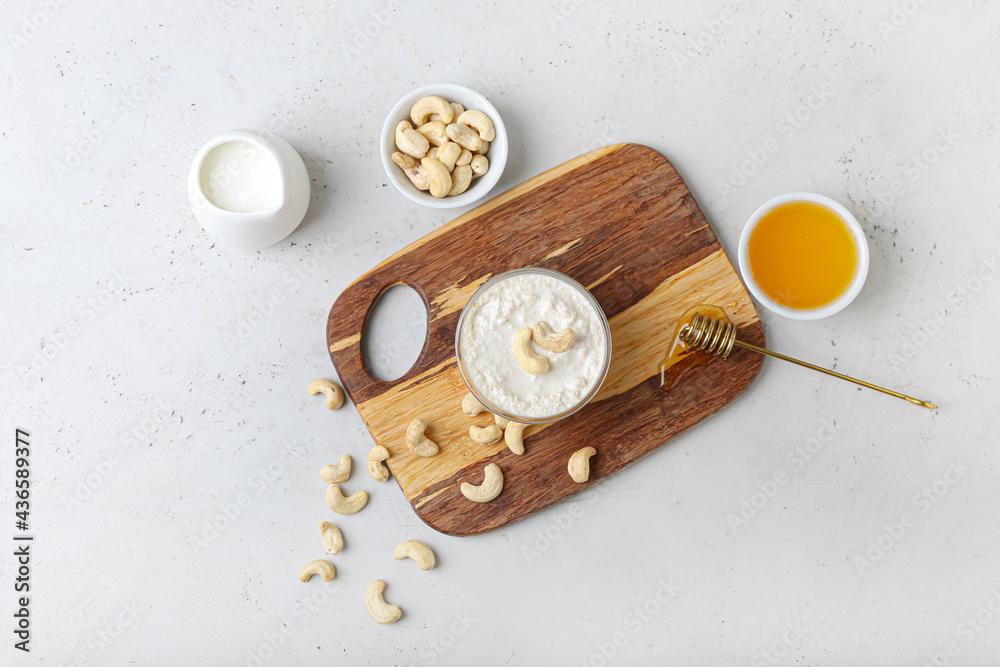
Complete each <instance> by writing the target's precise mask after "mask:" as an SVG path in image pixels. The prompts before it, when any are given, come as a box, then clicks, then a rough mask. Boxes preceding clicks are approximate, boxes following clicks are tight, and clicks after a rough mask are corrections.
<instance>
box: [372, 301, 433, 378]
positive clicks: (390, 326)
mask: <svg viewBox="0 0 1000 667" xmlns="http://www.w3.org/2000/svg"><path fill="white" fill-rule="evenodd" d="M426 340H427V305H426V304H425V303H424V300H423V298H421V296H420V294H418V293H417V291H416V290H415V289H413V288H412V287H410V286H409V285H402V284H400V285H393V286H392V287H390V288H389V289H387V290H385V291H384V292H382V295H381V296H379V297H378V299H377V300H376V301H375V303H374V305H372V307H371V310H369V311H368V316H367V317H366V318H365V323H364V327H363V328H362V331H361V358H362V361H363V362H364V364H365V368H366V369H367V370H368V372H369V373H370V374H371V376H372V377H373V378H375V379H376V380H381V381H382V382H391V381H393V380H398V379H399V378H401V377H403V376H404V375H406V374H407V372H409V370H410V369H411V368H413V365H414V364H415V363H416V362H417V359H418V358H419V357H420V353H421V351H422V350H423V349H424V345H425V343H426Z"/></svg>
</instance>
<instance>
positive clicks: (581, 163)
mask: <svg viewBox="0 0 1000 667" xmlns="http://www.w3.org/2000/svg"><path fill="white" fill-rule="evenodd" d="M524 266H538V267H545V268H549V269H554V270H556V271H561V272H563V273H565V274H567V275H569V276H571V277H572V278H575V279H576V280H577V281H579V282H580V283H582V284H583V285H585V286H587V288H588V289H589V290H590V292H591V293H592V294H593V295H594V297H595V298H596V299H597V301H598V302H599V303H600V304H601V307H602V308H603V309H604V312H605V313H606V314H607V316H608V319H609V321H610V324H611V336H612V345H613V349H614V353H613V356H612V361H611V368H610V370H609V373H608V377H607V380H606V381H605V383H604V385H603V387H602V388H601V391H600V393H599V394H598V396H597V397H596V398H595V400H594V401H592V402H591V403H590V404H589V405H588V406H587V407H585V408H584V409H583V410H581V411H580V412H578V413H576V414H575V415H573V416H571V417H570V418H568V419H565V420H563V421H561V422H557V423H555V424H546V425H542V426H532V427H529V428H528V429H527V430H526V431H525V453H524V454H523V455H521V456H517V455H514V454H513V453H511V452H510V451H509V450H508V449H507V448H506V447H505V446H504V445H503V441H502V440H501V441H500V442H499V443H498V444H495V445H491V446H488V447H483V446H481V445H477V444H475V443H474V442H473V441H472V439H471V438H470V437H469V426H470V425H472V424H476V425H479V426H485V425H487V424H489V423H492V416H491V415H488V414H486V413H484V414H482V415H480V416H478V417H475V418H474V417H469V416H468V415H466V414H464V413H463V412H462V409H461V402H462V398H463V397H464V396H465V394H466V393H467V392H468V389H467V388H466V386H465V383H464V382H463V380H462V377H461V374H460V373H459V370H458V367H457V365H456V362H455V327H456V325H457V323H458V317H459V314H460V312H461V309H462V307H463V306H464V305H465V303H466V302H467V301H468V299H469V297H470V296H471V295H472V293H473V292H474V291H475V290H476V288H478V287H479V286H480V285H481V284H482V283H483V282H485V281H486V280H487V279H488V278H489V277H490V276H493V275H496V274H498V273H502V272H504V271H507V270H510V269H514V268H518V267H524ZM399 284H405V285H409V286H410V287H412V288H413V289H415V290H416V291H417V292H418V293H419V294H420V296H421V297H422V298H423V300H424V303H425V305H426V306H427V312H428V327H427V339H426V341H425V343H424V347H423V350H422V351H421V353H420V356H419V357H418V359H417V361H416V362H415V363H414V365H413V367H412V368H411V369H410V370H409V371H408V372H407V373H406V374H405V375H403V376H402V377H401V378H399V379H397V380H393V381H391V382H382V381H379V380H376V379H375V378H373V377H372V376H371V375H370V373H369V372H368V370H367V369H366V368H365V365H364V361H363V358H362V352H361V337H362V332H363V331H364V324H365V319H366V317H367V316H368V313H369V312H370V310H371V308H372V306H373V305H374V304H375V302H376V301H377V300H378V298H379V296H380V295H381V294H382V293H383V292H384V291H385V290H387V289H388V288H389V287H392V286H394V285H399ZM699 303H710V304H715V305H719V306H721V307H723V308H724V309H725V311H726V313H727V314H728V315H729V317H730V319H731V320H732V321H733V322H734V323H736V324H737V326H738V327H739V328H740V331H739V338H740V339H741V340H745V341H747V342H751V343H755V344H758V345H763V344H764V331H763V328H762V326H761V324H760V321H759V319H758V316H757V311H756V310H755V309H754V306H753V302H752V301H751V299H750V296H749V295H748V294H747V292H746V290H745V288H744V287H743V284H742V282H741V281H740V279H739V276H738V275H737V273H736V271H735V270H734V269H733V266H732V264H731V263H730V261H729V259H728V257H727V256H726V254H725V253H724V252H723V250H722V248H721V246H720V245H719V242H718V240H717V239H716V237H715V234H713V233H712V230H711V228H710V227H709V226H708V223H707V222H706V220H705V217H704V215H702V213H701V210H700V209H699V208H698V205H697V203H696V202H695V201H694V198H693V197H692V195H691V193H690V192H689V191H688V189H687V187H686V186H685V184H684V181H683V180H682V179H681V177H680V176H679V175H678V173H677V171H676V170H675V169H674V167H673V165H671V164H670V162H668V161H667V160H666V158H664V157H663V156H662V155H660V154H659V153H657V152H656V151H654V150H652V149H650V148H647V147H645V146H640V145H636V144H618V145H614V146H608V147H606V148H602V149H599V150H596V151H592V152H590V153H587V154H585V155H582V156H580V157H578V158H575V159H573V160H570V161H569V162H566V163H565V164H562V165H560V166H558V167H556V168H554V169H551V170H549V171H547V172H545V173H543V174H541V175H539V176H536V177H535V178H532V179H531V180H529V181H526V182H525V183H522V184H521V185H519V186H517V187H515V188H513V189H511V190H509V191H507V192H505V193H503V194H501V195H499V196H497V197H495V198H494V199H491V200H490V201H488V202H486V203H484V204H482V205H481V206H479V207H477V208H475V209H473V210H472V211H469V212H468V213H466V214H464V215H462V216H461V217H459V218H457V219H455V220H453V221H452V222H450V223H448V224H447V225H444V226H443V227H441V228H440V229H438V230H437V231H435V232H433V233H431V234H429V235H427V236H425V237H424V238H422V239H420V240H419V241H417V242H415V243H413V244H411V245H410V246H408V247H406V248H404V249H403V250H401V251H399V252H398V253H396V254H395V255H393V256H392V257H390V258H389V259H387V260H385V261H384V262H382V263H381V264H379V265H378V266H376V267H375V268H374V269H372V270H371V271H369V272H368V273H366V274H365V275H363V276H361V277H360V278H359V279H358V280H357V281H355V282H354V283H353V284H351V285H350V287H348V288H347V289H346V290H344V292H343V294H341V295H340V297H339V298H338V299H337V300H336V302H335V303H334V304H333V307H332V308H331V310H330V315H329V318H328V321H327V344H328V346H329V350H330V357H331V359H332V360H333V363H334V366H335V367H336V369H337V372H338V374H339V375H340V379H341V381H342V382H343V385H344V389H345V390H346V391H347V393H348V395H349V396H350V397H351V400H353V401H354V403H355V405H356V406H357V409H358V412H359V414H360V415H361V418H362V419H363V420H364V422H365V424H366V425H367V427H368V430H369V431H370V432H371V435H372V438H373V439H374V440H375V442H377V443H378V444H381V445H384V446H385V447H386V448H388V450H389V452H390V459H389V461H388V465H389V469H390V470H391V471H392V474H393V477H394V478H395V479H396V482H397V483H398V484H399V486H400V488H401V489H402V491H403V493H404V495H405V496H406V498H407V500H408V501H409V503H410V505H411V506H412V507H413V509H414V511H415V512H416V513H417V515H418V516H419V517H420V518H421V520H423V521H424V522H425V523H427V524H428V525H429V526H431V527H432V528H434V529H435V530H438V531H441V532H443V533H447V534H449V535H474V534H477V533H483V532H486V531H489V530H494V529H496V528H499V527H501V526H503V525H506V524H508V523H510V522H512V521H516V520H518V519H522V518H524V517H526V516H528V515H529V514H532V513H533V512H537V511H538V510H541V509H543V508H545V507H548V506H549V505H551V504H553V503H555V502H557V501H559V500H561V499H563V498H565V497H567V496H569V495H571V494H574V493H577V492H578V491H581V490H583V489H585V488H587V487H589V486H590V485H592V484H595V483H597V482H599V481H601V480H602V479H604V478H605V477H607V476H608V475H611V474H613V473H614V472H616V471H618V470H620V469H622V468H623V467H625V466H626V465H628V464H629V463H631V462H633V461H635V460H637V459H639V458H641V457H642V456H644V455H646V454H648V453H650V452H651V451H653V450H654V449H656V448H658V447H660V446H662V445H664V444H665V443H667V442H668V441H670V440H671V439H673V438H674V437H676V436H677V435H679V434H681V433H683V432H684V431H686V430H687V429H689V428H691V427H692V426H693V425H695V424H697V423H698V422H700V421H701V420H703V419H705V418H706V417H708V416H710V415H711V414H713V413H714V412H716V411H717V410H719V409H720V408H721V407H723V406H724V405H726V404H727V403H729V402H730V401H732V400H733V399H734V398H736V397H737V396H739V395H740V394H741V393H742V392H743V391H744V390H745V389H746V388H747V387H748V386H749V385H750V383H751V382H753V380H754V378H755V377H756V376H757V373H758V372H759V371H760V368H761V365H762V363H763V359H762V357H761V355H758V354H753V353H751V352H748V351H746V350H743V349H737V350H736V351H735V352H734V353H733V355H732V356H730V357H729V359H728V360H725V361H723V360H719V359H713V360H712V361H711V362H709V363H708V364H706V365H704V366H700V367H698V368H696V369H694V370H692V371H691V372H690V373H689V374H688V375H686V376H685V377H684V378H683V381H682V382H681V383H680V384H679V385H678V386H677V387H675V388H674V389H673V390H672V391H671V392H670V393H664V392H662V391H661V390H660V388H659V362H660V360H661V359H662V357H663V354H664V352H665V351H666V349H667V347H668V345H669V343H670V342H671V338H672V335H673V332H674V328H675V325H676V323H677V320H678V319H679V318H680V316H681V315H682V314H683V313H684V311H685V310H687V309H688V308H689V307H691V306H693V305H696V304H699ZM416 418H422V419H424V420H426V421H427V422H428V423H429V424H430V427H429V428H428V431H427V436H428V437H430V438H431V439H432V440H434V441H435V442H437V443H438V444H439V445H440V446H441V451H440V453H439V454H438V455H436V456H433V457H429V458H423V457H419V456H416V455H415V454H413V453H412V452H410V450H409V449H408V448H407V446H406V442H405V438H404V434H405V431H406V426H407V424H409V422H410V421H411V420H413V419H416ZM587 445H591V446H593V447H595V448H596V449H597V455H596V456H595V457H594V458H593V459H592V460H591V476H590V480H589V481H588V482H586V483H584V484H577V483H575V482H573V480H572V479H570V477H569V475H568V474H567V472H566V464H567V462H568V460H569V457H570V455H571V454H572V453H573V452H574V451H576V450H577V449H579V448H581V447H585V446H587ZM490 462H495V463H497V464H498V465H499V466H500V468H501V469H502V470H503V473H504V489H503V492H502V493H501V494H500V496H499V497H498V498H496V499H495V500H494V501H492V502H490V503H482V504H480V503H474V502H471V501H469V500H467V499H466V498H465V497H464V496H462V494H461V493H460V491H459V485H460V484H461V483H462V482H465V481H468V482H471V483H473V484H478V483H480V482H481V481H482V479H483V468H484V467H485V466H486V464H487V463H490Z"/></svg>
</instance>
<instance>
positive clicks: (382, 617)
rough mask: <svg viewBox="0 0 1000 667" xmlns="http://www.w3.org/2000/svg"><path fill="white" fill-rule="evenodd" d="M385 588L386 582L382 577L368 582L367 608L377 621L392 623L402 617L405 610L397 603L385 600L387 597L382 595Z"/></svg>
mask: <svg viewBox="0 0 1000 667" xmlns="http://www.w3.org/2000/svg"><path fill="white" fill-rule="evenodd" d="M384 590H385V582H384V581H382V580H381V579H376V580H375V581H373V582H372V583H370V584H368V589H367V590H366V591H365V609H367V610H368V615H369V616H371V617H372V620H373V621H375V622H376V623H381V624H382V625H390V624H392V623H395V622H396V621H398V620H399V619H400V617H401V616H402V615H403V610H402V609H400V608H399V607H398V606H397V605H394V604H389V603H388V602H386V601H385V598H383V597H382V591H384Z"/></svg>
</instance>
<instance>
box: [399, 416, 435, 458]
mask: <svg viewBox="0 0 1000 667" xmlns="http://www.w3.org/2000/svg"><path fill="white" fill-rule="evenodd" d="M426 430H427V422H425V421H424V420H423V419H414V420H413V421H411V422H410V425H409V426H407V427H406V446H407V447H409V448H410V450H411V451H412V452H413V453H414V454H416V455H417V456H434V455H435V454H437V453H438V450H439V447H438V446H437V443H436V442H434V441H433V440H431V439H430V438H428V437H427V436H426V435H424V431H426Z"/></svg>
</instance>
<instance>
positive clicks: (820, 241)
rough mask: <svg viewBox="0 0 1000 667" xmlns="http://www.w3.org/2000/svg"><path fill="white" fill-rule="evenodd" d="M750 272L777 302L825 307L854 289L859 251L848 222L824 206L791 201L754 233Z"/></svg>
mask: <svg viewBox="0 0 1000 667" xmlns="http://www.w3.org/2000/svg"><path fill="white" fill-rule="evenodd" d="M747 258H748V260H749V263H750V271H751V272H752V273H753V279H754V281H755V282H756V283H757V286H758V287H759V288H760V289H761V291H763V292H764V294H766V295H767V296H768V297H770V298H771V299H772V300H774V301H775V302H776V303H778V304H780V305H782V306H785V307H787V308H793V309H796V310H809V309H813V308H820V307H822V306H825V305H827V304H830V303H832V302H834V301H836V300H837V298H838V297H840V296H841V295H842V294H844V292H846V291H847V289H848V288H849V287H850V285H851V282H852V281H853V279H854V276H855V273H856V272H857V269H858V250H857V247H856V246H855V243H854V238H853V236H852V235H851V230H850V229H849V228H848V226H847V224H846V223H845V222H844V221H843V219H842V218H841V217H840V216H839V215H837V214H836V213H835V212H834V211H832V210H830V209H829V208H827V207H826V206H823V205H822V204H817V203H814V202H809V201H792V202H787V203H784V204H779V205H778V206H776V207H775V208H773V209H771V210H770V211H768V212H767V213H766V214H765V215H764V216H763V217H761V219H760V220H759V221H758V222H757V225H756V227H754V229H753V230H752V231H751V232H750V239H749V242H748V244H747Z"/></svg>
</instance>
